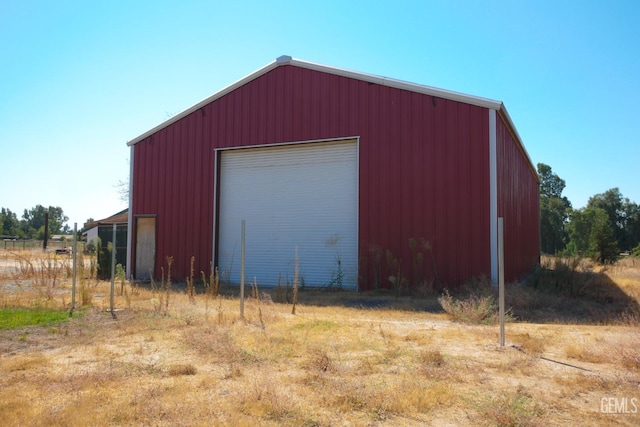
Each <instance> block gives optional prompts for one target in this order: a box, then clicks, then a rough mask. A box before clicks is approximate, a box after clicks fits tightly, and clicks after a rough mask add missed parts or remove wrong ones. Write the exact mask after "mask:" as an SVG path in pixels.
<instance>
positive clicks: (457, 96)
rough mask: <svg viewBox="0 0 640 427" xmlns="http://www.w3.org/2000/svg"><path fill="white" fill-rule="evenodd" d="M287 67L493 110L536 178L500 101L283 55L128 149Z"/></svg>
mask: <svg viewBox="0 0 640 427" xmlns="http://www.w3.org/2000/svg"><path fill="white" fill-rule="evenodd" d="M287 65H290V66H294V67H300V68H306V69H309V70H315V71H320V72H323V73H328V74H334V75H337V76H342V77H348V78H352V79H356V80H361V81H365V82H369V83H375V84H379V85H382V86H388V87H392V88H396V89H402V90H407V91H411V92H416V93H421V94H425V95H431V96H436V97H439V98H444V99H450V100H452V101H458V102H463V103H465V104H471V105H476V106H479V107H484V108H489V109H493V110H496V111H498V112H499V113H500V115H501V116H502V117H503V118H504V119H505V120H506V122H507V124H508V126H509V127H510V128H511V131H512V132H513V135H514V136H515V138H516V140H517V142H518V145H519V146H520V148H521V150H522V152H523V154H524V155H525V157H526V159H527V160H528V162H529V165H530V167H531V169H532V171H533V172H534V174H535V175H536V177H537V173H536V170H535V168H534V167H533V163H532V162H531V158H530V157H529V153H527V150H526V149H525V148H524V144H523V143H522V139H521V138H520V135H519V134H518V131H517V130H516V127H515V125H514V124H513V121H512V120H511V116H509V113H508V112H507V109H506V108H505V106H504V103H503V102H502V101H496V100H493V99H488V98H481V97H478V96H473V95H467V94H464V93H460V92H453V91H449V90H445V89H439V88H435V87H432V86H425V85H421V84H417V83H410V82H406V81H403V80H397V79H392V78H389V77H382V76H377V75H374V74H367V73H362V72H358V71H351V70H346V69H343V68H337V67H331V66H328V65H322V64H317V63H315V62H309V61H303V60H300V59H295V58H292V57H291V56H288V55H282V56H280V57H278V58H276V60H275V61H273V62H270V63H269V64H267V65H265V66H264V67H262V68H260V69H258V70H257V71H254V72H253V73H251V74H249V75H248V76H246V77H243V78H242V79H240V80H238V81H236V82H235V83H232V84H230V85H229V86H227V87H225V88H224V89H222V90H220V91H218V92H216V93H214V94H213V95H211V96H209V97H207V98H205V99H203V100H202V101H200V102H198V103H197V104H194V105H193V106H191V107H189V108H187V109H186V110H184V111H182V112H181V113H178V114H176V115H175V116H173V117H171V118H169V119H167V120H165V121H164V122H162V123H160V124H159V125H157V126H156V127H154V128H152V129H149V130H148V131H146V132H145V133H143V134H141V135H139V136H137V137H136V138H134V139H132V140H131V141H129V142H127V145H128V146H132V145H135V144H137V143H138V142H141V141H143V140H144V139H146V138H147V137H149V136H151V135H153V134H154V133H156V132H158V131H159V130H162V129H164V128H165V127H167V126H169V125H171V124H173V123H175V122H177V121H178V120H180V119H182V118H183V117H186V116H188V115H189V114H191V113H193V112H194V111H197V110H199V109H200V108H202V107H204V106H205V105H208V104H210V103H211V102H213V101H215V100H216V99H218V98H222V97H223V96H224V95H226V94H228V93H230V92H233V91H234V90H236V89H238V88H239V87H241V86H243V85H245V84H247V83H249V82H250V81H252V80H255V79H257V78H258V77H260V76H262V75H264V74H266V73H268V72H269V71H271V70H274V69H275V68H277V67H282V66H287Z"/></svg>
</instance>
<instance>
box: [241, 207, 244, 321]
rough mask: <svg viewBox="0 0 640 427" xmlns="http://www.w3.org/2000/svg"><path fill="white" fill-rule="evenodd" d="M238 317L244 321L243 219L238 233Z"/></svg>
mask: <svg viewBox="0 0 640 427" xmlns="http://www.w3.org/2000/svg"><path fill="white" fill-rule="evenodd" d="M240 317H242V318H243V319H244V219H243V220H242V227H241V231H240Z"/></svg>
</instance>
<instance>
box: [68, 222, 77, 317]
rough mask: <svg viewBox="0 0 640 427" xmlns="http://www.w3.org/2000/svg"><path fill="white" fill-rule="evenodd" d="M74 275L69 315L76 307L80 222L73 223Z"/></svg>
mask: <svg viewBox="0 0 640 427" xmlns="http://www.w3.org/2000/svg"><path fill="white" fill-rule="evenodd" d="M71 253H72V254H73V277H72V279H71V312H70V313H69V316H71V315H72V314H73V310H74V309H75V308H76V276H77V275H78V265H77V264H78V261H77V259H78V223H77V222H74V223H73V250H72V252H71Z"/></svg>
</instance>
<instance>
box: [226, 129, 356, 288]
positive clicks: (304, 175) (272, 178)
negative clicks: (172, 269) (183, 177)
mask: <svg viewBox="0 0 640 427" xmlns="http://www.w3.org/2000/svg"><path fill="white" fill-rule="evenodd" d="M357 151H358V150H357V142H356V141H354V140H349V141H332V142H314V143H305V144H295V145H282V146H272V147H263V148H247V149H234V150H224V151H220V152H219V155H220V175H219V177H220V178H219V179H220V184H219V192H220V197H219V199H218V200H219V205H218V206H219V209H218V215H219V218H218V219H219V222H218V224H219V226H218V232H219V237H218V248H217V256H218V268H219V272H220V274H221V278H222V279H223V280H229V281H230V282H231V283H239V281H240V234H241V233H240V231H241V221H242V220H243V219H244V220H245V248H246V249H245V280H246V281H247V283H251V282H253V278H254V277H255V278H256V281H257V283H258V285H259V286H261V285H266V286H274V285H276V284H277V283H278V281H279V280H280V283H281V285H282V286H284V285H285V284H286V283H287V281H288V282H289V283H292V282H293V276H294V268H295V251H296V248H297V252H298V269H299V273H298V274H299V278H300V283H303V284H304V285H305V286H327V285H330V286H342V287H343V288H351V289H355V288H356V287H357V275H358V262H357V252H358V249H357V242H358V237H357V235H358V169H357V168H358V156H357Z"/></svg>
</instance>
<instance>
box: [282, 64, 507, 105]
mask: <svg viewBox="0 0 640 427" xmlns="http://www.w3.org/2000/svg"><path fill="white" fill-rule="evenodd" d="M289 63H290V64H291V65H296V66H298V67H302V68H308V69H311V70H316V71H322V72H325V73H330V74H336V75H339V76H343V77H350V78H353V79H357V80H363V81H367V82H371V83H377V84H380V85H383V86H388V87H393V88H396V89H404V90H408V91H411V92H417V93H422V94H425V95H433V96H437V97H439V98H444V99H450V100H452V101H460V102H464V103H466V104H471V105H476V106H479V107H486V108H493V109H496V110H497V109H499V108H500V106H501V105H502V102H501V101H495V100H493V99H488V98H482V97H479V96H473V95H467V94H464V93H461V92H454V91H450V90H445V89H439V88H436V87H433V86H426V85H421V84H417V83H411V82H407V81H403V80H397V79H393V78H390V77H383V76H378V75H375V74H368V73H363V72H360V71H352V70H347V69H345V68H338V67H331V66H328V65H323V64H318V63H315V62H309V61H303V60H300V59H293V58H292V59H291V60H290V61H289Z"/></svg>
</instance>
